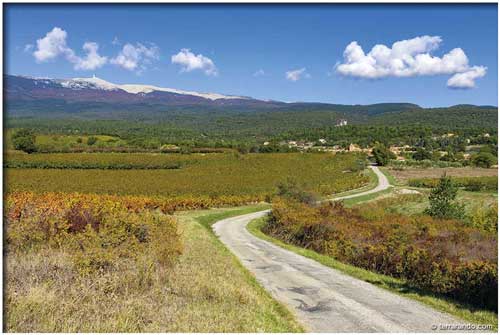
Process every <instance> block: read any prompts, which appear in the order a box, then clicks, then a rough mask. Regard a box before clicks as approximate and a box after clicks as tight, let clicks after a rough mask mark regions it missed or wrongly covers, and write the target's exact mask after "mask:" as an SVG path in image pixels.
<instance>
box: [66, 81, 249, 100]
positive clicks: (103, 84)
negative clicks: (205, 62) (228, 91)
mask: <svg viewBox="0 0 500 335" xmlns="http://www.w3.org/2000/svg"><path fill="white" fill-rule="evenodd" d="M59 83H60V84H61V85H62V86H63V87H66V88H72V89H83V88H95V89H102V90H107V91H114V90H123V91H125V92H128V93H132V94H140V93H142V94H148V93H151V92H154V91H160V92H169V93H175V94H184V95H192V96H197V97H201V98H205V99H210V100H218V99H249V98H248V97H242V96H236V95H223V94H218V93H199V92H194V91H183V90H178V89H175V88H167V87H158V86H153V85H137V84H123V85H119V84H113V83H110V82H108V81H106V80H104V79H101V78H98V77H96V76H95V75H94V76H93V77H91V78H72V79H63V80H61V81H59Z"/></svg>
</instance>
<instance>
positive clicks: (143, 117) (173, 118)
mask: <svg viewBox="0 0 500 335" xmlns="http://www.w3.org/2000/svg"><path fill="white" fill-rule="evenodd" d="M4 107H5V110H6V115H7V119H8V120H11V119H19V118H23V119H28V118H29V119H32V120H38V121H39V120H41V119H48V120H69V119H72V120H75V119H80V120H117V121H133V122H149V123H162V124H165V123H168V124H170V125H172V126H175V127H180V128H183V129H196V130H197V131H212V132H219V131H220V132H221V136H222V135H223V134H224V133H225V132H227V131H228V130H229V129H231V130H234V131H236V132H245V133H248V134H251V133H252V132H254V131H255V128H256V127H260V128H261V129H263V132H265V133H274V132H277V131H287V130H289V129H300V128H308V129H311V128H315V129H316V128H322V127H330V126H335V125H336V123H337V121H338V120H339V119H345V120H347V121H348V124H366V125H378V126H404V125H410V126H411V125H421V126H429V127H434V128H435V127H445V126H446V127H462V128H463V127H465V128H467V127H479V128H490V127H491V126H492V125H496V124H497V123H496V121H497V119H498V108H497V107H494V106H474V105H456V106H451V107H445V108H421V107H420V106H418V105H415V104H411V103H380V104H372V105H341V104H328V103H319V102H294V103H285V102H281V101H271V100H259V99H254V98H251V97H247V96H234V95H225V94H219V93H199V92H193V91H183V90H179V89H174V88H165V87H158V86H152V85H132V84H124V85H120V84H114V83H110V82H108V81H105V80H103V79H100V78H96V77H92V78H73V79H50V78H31V77H24V76H11V75H6V76H4ZM73 122H74V121H73Z"/></svg>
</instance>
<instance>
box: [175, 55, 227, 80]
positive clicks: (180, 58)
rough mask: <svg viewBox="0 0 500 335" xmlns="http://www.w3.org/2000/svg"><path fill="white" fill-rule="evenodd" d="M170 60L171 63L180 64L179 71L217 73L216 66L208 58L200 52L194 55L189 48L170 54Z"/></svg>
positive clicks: (210, 74) (208, 74)
mask: <svg viewBox="0 0 500 335" xmlns="http://www.w3.org/2000/svg"><path fill="white" fill-rule="evenodd" d="M171 60H172V64H178V65H180V66H181V72H191V71H195V70H201V71H203V72H204V73H205V74H206V75H207V76H217V75H218V70H217V67H216V66H215V64H214V62H213V61H212V60H211V59H210V58H208V57H205V56H203V55H202V54H198V55H195V54H194V53H192V52H191V50H190V49H181V51H179V52H178V53H177V54H175V55H172V58H171Z"/></svg>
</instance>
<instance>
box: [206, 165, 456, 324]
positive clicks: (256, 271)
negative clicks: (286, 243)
mask: <svg viewBox="0 0 500 335" xmlns="http://www.w3.org/2000/svg"><path fill="white" fill-rule="evenodd" d="M370 168H372V169H373V171H374V172H375V173H376V175H377V177H378V180H379V182H378V185H377V186H376V187H375V188H374V189H371V190H369V191H364V192H361V193H358V194H355V195H349V196H345V197H341V198H336V199H347V198H353V197H357V196H362V195H366V194H370V193H374V192H379V191H382V190H384V189H387V188H388V187H390V184H389V182H388V180H387V178H386V177H385V175H384V174H383V173H382V172H380V170H379V169H378V168H377V167H370ZM267 213H268V211H260V212H256V213H251V214H246V215H241V216H237V217H233V218H229V219H225V220H221V221H218V222H217V223H215V224H214V226H213V228H214V231H215V233H216V235H217V236H218V237H219V238H220V240H221V241H222V242H223V243H224V244H225V245H226V246H227V247H228V248H229V249H230V250H231V251H232V252H233V253H234V254H235V255H236V256H237V257H238V258H239V259H240V261H241V262H242V263H243V265H244V266H245V267H246V268H248V269H249V270H250V271H251V272H252V273H253V275H254V276H255V277H256V278H257V280H258V281H259V282H260V283H261V284H262V286H263V287H264V288H265V289H266V290H268V291H269V292H270V293H271V294H272V295H273V297H274V298H275V299H277V300H278V301H280V302H281V303H283V304H285V305H286V306H287V307H288V308H289V309H290V310H291V311H292V312H294V314H295V315H296V317H297V319H298V320H299V321H300V322H301V323H302V325H303V326H304V327H305V328H306V330H307V331H311V332H433V331H435V329H434V328H433V326H439V325H440V324H461V323H463V322H461V321H459V320H457V319H455V318H453V317H451V316H448V315H446V314H443V313H441V312H438V311H436V310H434V309H431V308H429V307H427V306H424V305H422V304H420V303H418V302H416V301H413V300H410V299H406V298H403V297H401V296H399V295H396V294H394V293H391V292H389V291H387V290H384V289H381V288H378V287H376V286H374V285H372V284H369V283H367V282H364V281H362V280H359V279H356V278H353V277H350V276H348V275H345V274H343V273H342V272H340V271H337V270H335V269H332V268H329V267H327V266H324V265H322V264H320V263H318V262H316V261H314V260H312V259H309V258H306V257H303V256H300V255H297V254H295V253H293V252H291V251H288V250H285V249H283V248H280V247H278V246H276V245H274V244H272V243H270V242H267V241H264V240H261V239H259V238H257V237H255V236H254V235H252V234H251V233H250V232H248V230H247V229H246V226H247V224H248V223H249V222H250V221H252V220H254V219H257V218H259V217H262V216H264V215H266V214H267Z"/></svg>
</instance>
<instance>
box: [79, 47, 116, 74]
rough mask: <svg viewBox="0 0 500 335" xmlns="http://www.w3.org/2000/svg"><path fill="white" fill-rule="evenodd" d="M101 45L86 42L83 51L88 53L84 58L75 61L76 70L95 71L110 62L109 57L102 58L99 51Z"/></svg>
mask: <svg viewBox="0 0 500 335" xmlns="http://www.w3.org/2000/svg"><path fill="white" fill-rule="evenodd" d="M98 49H99V45H98V44H97V43H94V42H86V43H85V44H84V45H83V50H85V52H86V53H87V55H86V56H85V57H84V58H80V57H76V58H75V59H74V64H75V70H94V69H98V68H100V67H101V66H103V65H104V64H106V62H107V61H108V58H107V57H104V56H100V55H99V53H98V52H97V50H98Z"/></svg>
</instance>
